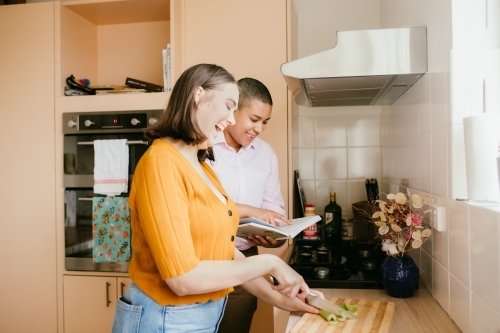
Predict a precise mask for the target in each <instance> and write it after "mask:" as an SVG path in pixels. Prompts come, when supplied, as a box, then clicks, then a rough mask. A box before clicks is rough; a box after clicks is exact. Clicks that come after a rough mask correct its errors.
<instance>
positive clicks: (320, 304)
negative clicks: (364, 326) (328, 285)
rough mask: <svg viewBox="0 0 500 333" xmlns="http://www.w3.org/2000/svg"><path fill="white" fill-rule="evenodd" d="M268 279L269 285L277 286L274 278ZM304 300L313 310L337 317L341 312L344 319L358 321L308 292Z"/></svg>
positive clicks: (338, 307) (343, 310) (353, 316)
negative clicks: (316, 309) (323, 311)
mask: <svg viewBox="0 0 500 333" xmlns="http://www.w3.org/2000/svg"><path fill="white" fill-rule="evenodd" d="M269 279H270V280H271V283H272V284H273V285H275V286H277V285H278V284H279V282H278V280H277V279H276V278H275V277H274V276H272V275H270V276H269ZM306 299H307V302H308V303H309V305H312V306H314V307H315V308H318V309H320V310H325V311H328V312H330V313H333V314H335V315H339V316H340V312H342V313H343V314H345V316H346V318H349V319H358V316H356V315H354V314H352V313H350V312H349V311H347V310H346V309H343V308H341V307H340V306H338V305H337V304H334V303H331V302H328V301H327V300H325V299H323V298H321V297H319V296H318V295H316V294H314V293H311V292H310V293H309V295H307V297H306Z"/></svg>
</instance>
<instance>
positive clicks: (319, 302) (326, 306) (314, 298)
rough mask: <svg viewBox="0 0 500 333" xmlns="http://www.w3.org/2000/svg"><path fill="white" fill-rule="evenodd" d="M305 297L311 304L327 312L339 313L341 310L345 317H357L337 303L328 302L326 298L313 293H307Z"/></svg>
mask: <svg viewBox="0 0 500 333" xmlns="http://www.w3.org/2000/svg"><path fill="white" fill-rule="evenodd" d="M306 299H307V302H308V303H309V304H310V305H312V306H314V307H316V308H318V309H321V310H325V311H328V312H330V313H333V314H335V315H340V313H341V312H342V313H343V314H344V315H345V316H346V318H349V319H357V318H358V316H355V315H354V314H352V313H350V312H349V311H347V310H346V309H343V308H341V307H340V306H338V305H337V304H334V303H331V302H328V301H327V300H325V299H323V298H321V297H319V296H318V295H316V294H314V293H309V295H307V297H306Z"/></svg>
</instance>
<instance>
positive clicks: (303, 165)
mask: <svg viewBox="0 0 500 333" xmlns="http://www.w3.org/2000/svg"><path fill="white" fill-rule="evenodd" d="M297 151H298V154H297V155H298V167H299V171H300V178H301V179H311V180H312V179H314V178H315V174H314V173H315V164H314V162H315V159H314V149H310V148H306V149H304V148H302V149H297Z"/></svg>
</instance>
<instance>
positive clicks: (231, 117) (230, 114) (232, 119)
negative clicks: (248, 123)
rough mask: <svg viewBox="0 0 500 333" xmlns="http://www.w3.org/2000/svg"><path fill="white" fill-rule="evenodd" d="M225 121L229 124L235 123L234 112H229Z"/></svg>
mask: <svg viewBox="0 0 500 333" xmlns="http://www.w3.org/2000/svg"><path fill="white" fill-rule="evenodd" d="M227 121H228V123H229V125H234V124H236V119H234V112H229V116H228V117H227Z"/></svg>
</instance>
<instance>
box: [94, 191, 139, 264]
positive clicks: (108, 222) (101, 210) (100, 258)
mask: <svg viewBox="0 0 500 333" xmlns="http://www.w3.org/2000/svg"><path fill="white" fill-rule="evenodd" d="M92 207H93V208H92V210H93V214H92V238H93V240H94V246H93V248H92V257H93V258H94V262H129V261H130V258H131V255H130V211H129V207H128V198H124V197H113V198H110V197H94V199H93V200H92Z"/></svg>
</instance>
